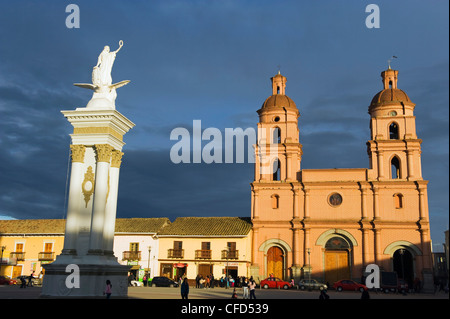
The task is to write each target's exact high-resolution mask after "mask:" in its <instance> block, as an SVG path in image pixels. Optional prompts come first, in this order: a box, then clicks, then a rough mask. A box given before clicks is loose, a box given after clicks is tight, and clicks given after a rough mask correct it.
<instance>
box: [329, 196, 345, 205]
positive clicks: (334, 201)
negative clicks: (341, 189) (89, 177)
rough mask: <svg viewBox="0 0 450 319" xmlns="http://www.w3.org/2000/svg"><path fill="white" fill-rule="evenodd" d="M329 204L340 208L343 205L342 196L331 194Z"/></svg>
mask: <svg viewBox="0 0 450 319" xmlns="http://www.w3.org/2000/svg"><path fill="white" fill-rule="evenodd" d="M328 202H329V203H330V205H331V206H339V205H341V204H342V196H341V195H340V194H338V193H334V194H331V195H330V197H328Z"/></svg>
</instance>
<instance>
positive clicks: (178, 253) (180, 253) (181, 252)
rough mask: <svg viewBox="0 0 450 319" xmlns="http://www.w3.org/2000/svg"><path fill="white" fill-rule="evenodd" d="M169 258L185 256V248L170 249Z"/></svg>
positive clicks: (168, 251)
mask: <svg viewBox="0 0 450 319" xmlns="http://www.w3.org/2000/svg"><path fill="white" fill-rule="evenodd" d="M167 258H184V249H168V250H167Z"/></svg>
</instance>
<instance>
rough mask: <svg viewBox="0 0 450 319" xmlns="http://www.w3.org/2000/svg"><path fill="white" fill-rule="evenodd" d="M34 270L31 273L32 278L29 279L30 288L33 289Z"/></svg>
mask: <svg viewBox="0 0 450 319" xmlns="http://www.w3.org/2000/svg"><path fill="white" fill-rule="evenodd" d="M33 278H34V270H33V271H32V272H31V274H30V277H28V286H31V287H33Z"/></svg>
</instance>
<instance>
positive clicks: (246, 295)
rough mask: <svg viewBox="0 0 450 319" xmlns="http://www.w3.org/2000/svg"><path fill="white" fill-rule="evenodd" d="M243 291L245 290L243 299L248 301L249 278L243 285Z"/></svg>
mask: <svg viewBox="0 0 450 319" xmlns="http://www.w3.org/2000/svg"><path fill="white" fill-rule="evenodd" d="M242 289H243V293H242V299H248V279H247V278H245V279H244V282H243V283H242Z"/></svg>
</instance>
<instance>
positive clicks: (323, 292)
mask: <svg viewBox="0 0 450 319" xmlns="http://www.w3.org/2000/svg"><path fill="white" fill-rule="evenodd" d="M319 299H320V300H325V299H330V296H328V294H327V291H326V290H325V289H322V290H321V291H320V295H319Z"/></svg>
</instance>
